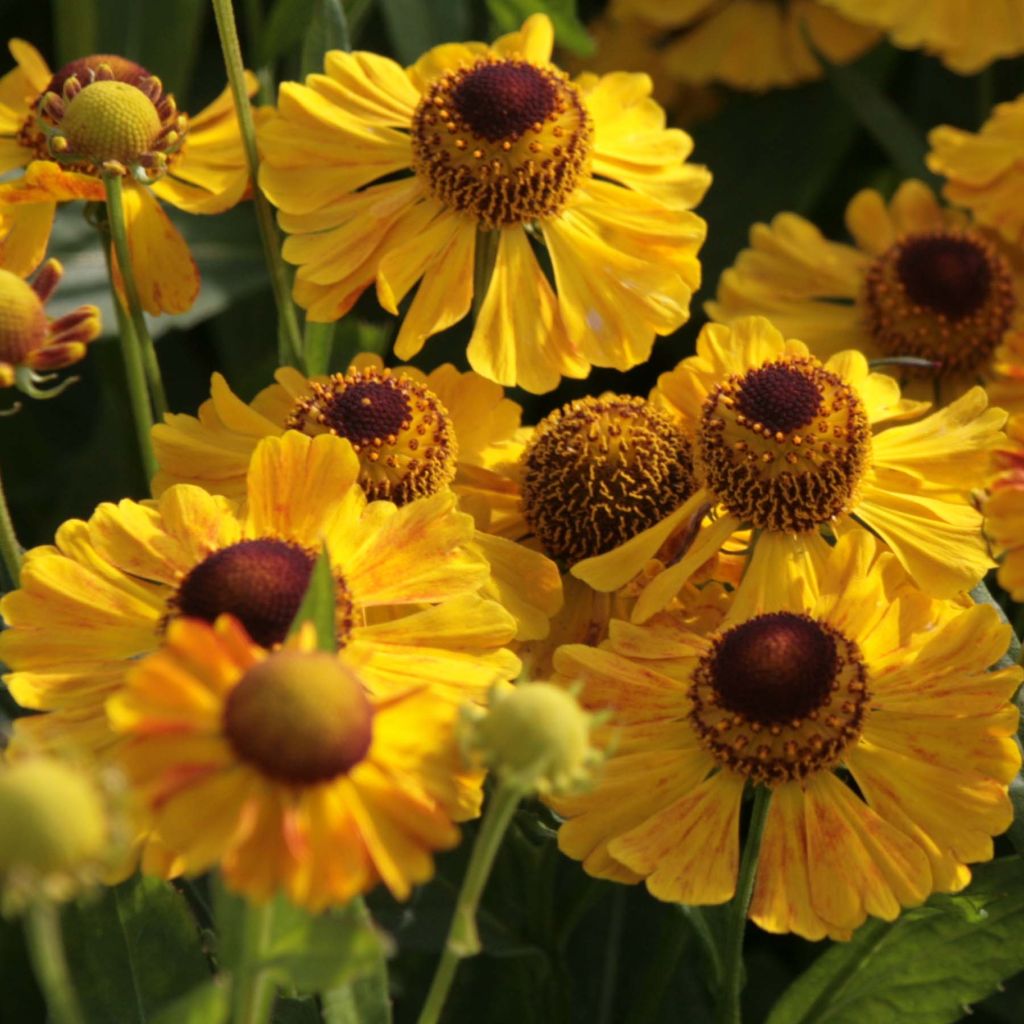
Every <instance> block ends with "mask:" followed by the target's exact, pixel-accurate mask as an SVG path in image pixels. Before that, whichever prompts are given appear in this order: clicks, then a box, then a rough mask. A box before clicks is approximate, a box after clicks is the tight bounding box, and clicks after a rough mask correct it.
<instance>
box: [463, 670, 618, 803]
mask: <svg viewBox="0 0 1024 1024" xmlns="http://www.w3.org/2000/svg"><path fill="white" fill-rule="evenodd" d="M595 717H596V716H594V715H590V714H588V713H587V712H585V711H584V710H583V709H582V708H581V707H580V705H579V703H578V702H577V700H576V698H575V696H573V694H572V693H571V692H570V691H569V690H565V689H562V688H561V687H558V686H555V685H553V684H552V683H520V684H519V685H518V686H516V687H515V688H514V689H512V690H508V691H505V692H504V693H500V692H497V691H496V692H494V693H492V695H491V707H490V709H489V710H488V711H481V710H480V709H479V708H475V707H472V706H467V707H465V708H463V728H464V731H463V747H464V749H465V750H466V752H467V754H469V755H470V756H471V757H475V758H476V759H478V760H480V761H482V762H483V763H484V764H486V765H488V766H489V767H490V768H492V769H493V770H494V771H495V773H496V774H497V775H498V776H499V778H501V779H502V780H503V781H507V782H510V783H512V784H514V785H517V786H519V787H520V788H522V789H523V790H524V791H525V792H537V793H541V794H543V795H545V796H546V795H548V794H554V795H562V794H566V793H571V792H578V791H579V790H581V789H585V788H587V787H588V786H589V785H590V784H591V782H592V780H593V774H594V769H595V768H596V767H597V765H598V764H600V762H601V760H602V755H601V753H600V751H598V750H597V749H595V748H594V747H593V746H592V745H591V742H590V732H591V729H592V728H593V726H594V725H595Z"/></svg>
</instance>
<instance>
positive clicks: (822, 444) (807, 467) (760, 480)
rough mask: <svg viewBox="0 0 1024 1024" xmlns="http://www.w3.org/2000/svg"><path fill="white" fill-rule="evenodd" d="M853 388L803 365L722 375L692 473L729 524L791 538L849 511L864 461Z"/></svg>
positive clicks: (860, 410)
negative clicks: (730, 516)
mask: <svg viewBox="0 0 1024 1024" xmlns="http://www.w3.org/2000/svg"><path fill="white" fill-rule="evenodd" d="M870 451H871V428H870V424H869V423H868V418H867V414H866V412H865V410H864V406H863V403H862V402H861V400H860V398H859V396H858V395H857V394H856V392H855V391H854V389H853V388H852V387H851V386H850V385H849V384H848V383H846V382H845V381H844V380H842V378H840V377H839V376H838V375H836V374H834V373H832V372H831V371H829V370H826V369H825V368H824V367H823V366H822V365H821V363H819V362H818V360H817V359H814V358H813V357H803V358H784V359H779V360H776V361H775V362H771V363H767V364H765V365H764V366H761V367H757V368H755V369H752V370H748V371H747V372H746V373H744V374H732V375H730V376H729V377H728V378H726V380H724V381H723V382H722V383H721V384H719V385H718V386H717V387H716V388H715V389H714V390H713V391H712V392H711V394H710V395H709V396H708V398H707V400H706V401H705V403H704V409H703V412H702V416H701V424H700V428H699V430H698V434H697V441H696V444H695V446H694V466H695V470H696V473H697V475H698V477H700V478H702V479H703V480H704V481H705V483H706V485H707V487H708V488H709V490H710V491H711V492H712V494H713V495H714V496H715V497H716V499H717V500H719V501H720V502H721V503H722V504H723V505H725V506H726V508H727V509H728V510H729V512H731V513H732V514H733V515H734V516H736V517H737V518H738V519H740V520H741V521H743V522H745V523H750V524H751V525H752V526H753V527H755V528H757V529H764V530H776V531H785V532H787V533H800V532H804V531H807V530H814V529H817V528H818V527H819V526H821V525H822V524H824V523H827V522H828V521H829V520H830V519H832V518H834V517H836V516H839V515H841V514H842V513H844V512H846V511H848V510H849V508H850V507H851V506H852V505H853V504H854V502H855V501H856V497H857V492H858V487H859V484H860V481H861V479H862V477H863V476H864V473H865V471H866V470H867V467H868V463H869V460H870Z"/></svg>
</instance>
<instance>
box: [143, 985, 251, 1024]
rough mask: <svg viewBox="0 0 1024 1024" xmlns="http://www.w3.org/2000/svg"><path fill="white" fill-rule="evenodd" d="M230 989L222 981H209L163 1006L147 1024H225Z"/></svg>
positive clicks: (228, 1013)
mask: <svg viewBox="0 0 1024 1024" xmlns="http://www.w3.org/2000/svg"><path fill="white" fill-rule="evenodd" d="M230 1011H231V989H230V986H229V983H228V982H227V981H226V980H224V979H218V980H216V981H213V980H210V981H208V982H206V983H205V984H204V985H199V986H198V987H197V988H194V989H192V991H191V992H186V993H185V995H183V996H181V997H180V998H178V999H175V1000H174V1002H172V1003H168V1004H167V1005H166V1006H164V1007H163V1008H162V1009H161V1010H160V1011H159V1012H158V1013H157V1014H156V1016H154V1017H150V1018H149V1019H148V1022H147V1024H227V1020H228V1016H229V1015H230Z"/></svg>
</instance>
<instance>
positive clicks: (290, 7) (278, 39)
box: [257, 0, 320, 70]
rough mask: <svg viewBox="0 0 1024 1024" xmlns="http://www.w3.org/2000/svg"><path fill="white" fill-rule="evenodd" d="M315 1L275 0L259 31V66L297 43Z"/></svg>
mask: <svg viewBox="0 0 1024 1024" xmlns="http://www.w3.org/2000/svg"><path fill="white" fill-rule="evenodd" d="M316 3H318V0H277V3H275V4H274V6H273V7H271V9H270V14H269V15H268V17H267V20H266V23H265V24H264V26H263V31H262V33H261V38H260V46H259V51H258V54H257V59H258V61H259V64H260V65H261V66H264V65H267V64H272V63H273V62H274V61H276V60H278V59H279V58H280V57H283V56H284V55H285V54H286V53H288V52H290V51H291V50H294V49H295V48H296V47H297V46H298V45H299V42H300V41H301V40H302V38H303V35H304V33H303V29H304V28H305V27H306V26H307V25H309V23H310V20H311V19H312V17H313V8H314V5H315V4H316ZM317 70H320V69H319V68H318V69H317Z"/></svg>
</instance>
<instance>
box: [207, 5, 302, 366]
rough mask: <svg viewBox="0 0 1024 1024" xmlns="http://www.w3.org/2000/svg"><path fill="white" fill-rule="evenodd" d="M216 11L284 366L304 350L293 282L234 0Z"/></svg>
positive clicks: (281, 360)
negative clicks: (263, 174)
mask: <svg viewBox="0 0 1024 1024" xmlns="http://www.w3.org/2000/svg"><path fill="white" fill-rule="evenodd" d="M213 14H214V17H215V18H216V20H217V32H218V34H219V36H220V48H221V51H222V52H223V54H224V67H225V68H226V70H227V74H228V82H229V83H230V85H231V95H232V96H233V97H234V101H235V112H236V113H237V115H238V125H239V128H240V129H241V132H242V144H243V146H244V148H245V159H246V162H247V163H248V165H249V177H250V179H251V181H252V196H253V202H254V204H255V207H256V222H257V224H258V225H259V229H260V239H261V240H262V242H263V256H264V259H265V260H266V261H267V269H268V270H269V271H270V283H271V286H272V288H273V290H274V301H275V302H276V303H277V317H278V358H279V360H280V362H281V364H282V365H283V366H295V365H296V360H297V359H298V357H299V353H300V352H301V351H302V336H301V334H300V332H299V318H298V317H297V316H296V314H295V306H294V305H293V304H292V299H291V285H290V284H289V281H288V271H287V270H286V268H285V265H284V261H283V260H282V259H281V249H280V242H279V239H278V236H277V226H276V225H275V224H274V213H273V211H272V210H271V208H270V203H269V202H268V201H267V197H266V196H265V195H264V194H263V191H262V189H261V188H260V186H259V166H260V158H259V151H258V150H257V148H256V125H255V123H254V121H253V117H252V106H251V105H250V104H249V93H248V90H247V89H246V87H245V68H244V66H243V64H242V47H241V44H240V43H239V41H238V26H237V25H236V24H235V12H234V8H233V7H232V5H231V0H213Z"/></svg>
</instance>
